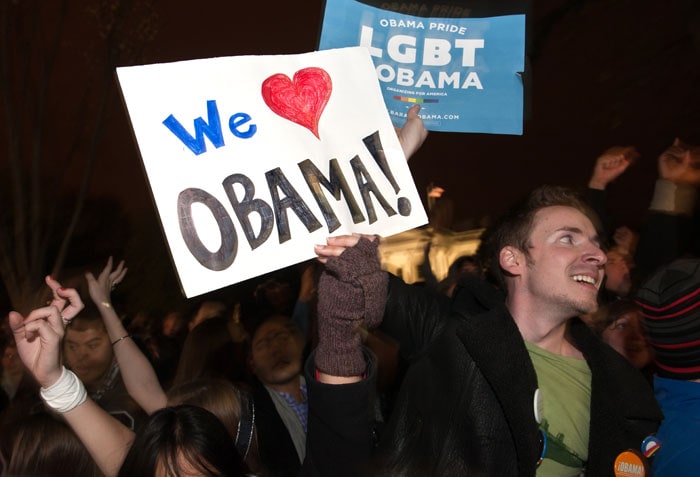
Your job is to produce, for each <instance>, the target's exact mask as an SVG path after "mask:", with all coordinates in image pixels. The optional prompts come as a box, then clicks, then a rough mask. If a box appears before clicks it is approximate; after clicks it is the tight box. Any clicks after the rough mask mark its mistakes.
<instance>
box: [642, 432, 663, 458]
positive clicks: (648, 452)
mask: <svg viewBox="0 0 700 477" xmlns="http://www.w3.org/2000/svg"><path fill="white" fill-rule="evenodd" d="M660 448H661V441H660V440H659V439H658V438H657V437H654V436H649V437H647V438H646V439H644V440H643V441H642V454H644V457H651V456H652V455H654V454H655V453H656V451H658V450H659V449H660Z"/></svg>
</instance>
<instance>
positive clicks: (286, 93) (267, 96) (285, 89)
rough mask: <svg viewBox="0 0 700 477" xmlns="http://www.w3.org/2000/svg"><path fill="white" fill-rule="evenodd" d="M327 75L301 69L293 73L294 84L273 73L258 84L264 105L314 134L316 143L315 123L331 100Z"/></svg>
mask: <svg viewBox="0 0 700 477" xmlns="http://www.w3.org/2000/svg"><path fill="white" fill-rule="evenodd" d="M332 89H333V85H332V83H331V77H330V75H329V74H328V73H327V72H326V71H325V70H323V69H321V68H304V69H301V70H299V71H297V72H296V73H294V80H290V79H289V77H288V76H287V75H284V74H282V73H277V74H275V75H272V76H270V77H269V78H267V79H266V80H265V81H263V84H262V96H263V99H264V100H265V104H267V106H268V107H269V108H270V109H271V110H272V111H273V112H274V113H275V114H277V115H279V116H282V117H283V118H285V119H288V120H290V121H292V122H295V123H297V124H299V125H301V126H304V127H305V128H306V129H308V130H309V131H311V132H312V133H314V136H316V137H317V138H318V139H321V138H320V137H319V135H318V121H319V120H320V119H321V114H322V113H323V109H324V108H325V107H326V104H327V103H328V99H329V98H330V97H331V91H332Z"/></svg>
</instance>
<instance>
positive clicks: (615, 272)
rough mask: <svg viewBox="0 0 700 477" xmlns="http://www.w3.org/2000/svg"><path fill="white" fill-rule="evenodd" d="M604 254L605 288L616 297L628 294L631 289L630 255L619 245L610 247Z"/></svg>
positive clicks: (632, 264) (631, 265)
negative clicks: (606, 259)
mask: <svg viewBox="0 0 700 477" xmlns="http://www.w3.org/2000/svg"><path fill="white" fill-rule="evenodd" d="M606 255H607V257H608V261H607V262H606V263H605V284H604V286H605V290H606V291H607V292H608V293H611V294H613V295H614V296H616V297H626V296H628V295H629V293H630V290H631V289H632V274H631V272H632V268H633V267H634V263H633V261H632V257H631V256H630V255H629V253H627V252H625V251H624V250H622V249H620V248H619V247H611V248H610V250H608V251H607V253H606Z"/></svg>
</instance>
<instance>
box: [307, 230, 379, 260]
mask: <svg viewBox="0 0 700 477" xmlns="http://www.w3.org/2000/svg"><path fill="white" fill-rule="evenodd" d="M362 237H364V238H366V239H367V240H369V241H373V240H376V239H377V237H376V236H375V235H361V234H352V235H338V236H337V237H328V238H327V239H326V245H316V246H314V252H316V255H318V261H319V262H321V263H326V262H327V261H328V259H329V258H330V257H338V256H339V255H340V254H341V253H343V251H345V249H347V248H350V247H354V246H355V245H357V242H359V241H360V239H361V238H362Z"/></svg>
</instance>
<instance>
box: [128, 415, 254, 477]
mask: <svg viewBox="0 0 700 477" xmlns="http://www.w3.org/2000/svg"><path fill="white" fill-rule="evenodd" d="M233 448H234V443H233V439H232V438H231V435H230V434H229V432H228V431H227V430H226V428H225V427H224V425H223V424H222V423H221V421H219V419H218V418H217V417H216V416H215V415H214V414H212V413H211V412H209V411H207V410H206V409H204V408H201V407H198V406H189V405H180V406H174V407H166V408H163V409H160V410H158V411H156V412H155V413H153V414H152V415H151V416H149V419H148V421H147V422H146V424H145V425H144V426H143V427H142V429H141V430H140V431H139V432H138V433H137V434H136V437H135V439H134V442H133V443H132V445H131V448H130V449H129V452H128V454H127V455H126V459H124V463H123V464H122V467H121V469H120V470H119V476H123V477H133V476H155V477H181V476H202V475H206V476H243V475H245V469H244V466H243V462H242V459H241V458H240V456H239V455H238V453H237V452H233V451H232V449H233Z"/></svg>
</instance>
